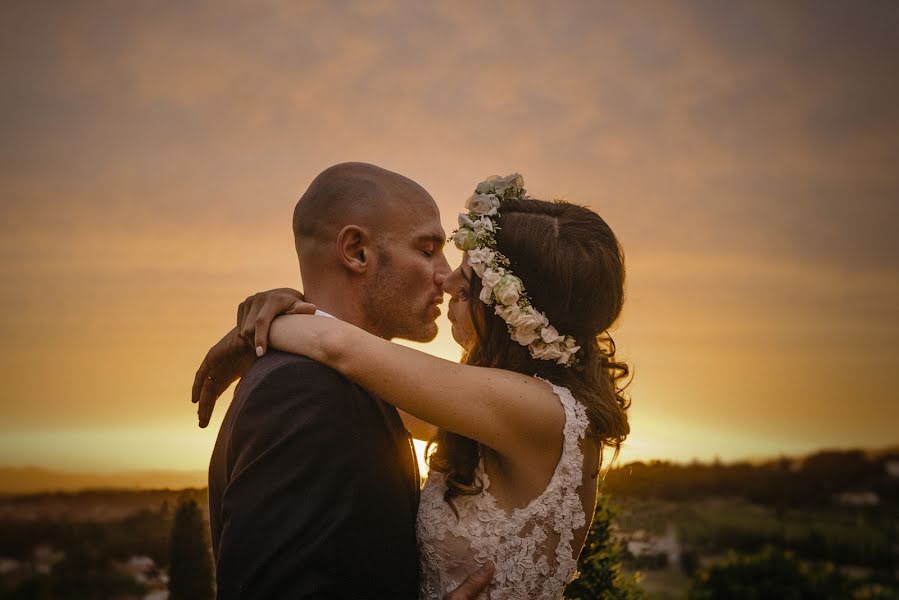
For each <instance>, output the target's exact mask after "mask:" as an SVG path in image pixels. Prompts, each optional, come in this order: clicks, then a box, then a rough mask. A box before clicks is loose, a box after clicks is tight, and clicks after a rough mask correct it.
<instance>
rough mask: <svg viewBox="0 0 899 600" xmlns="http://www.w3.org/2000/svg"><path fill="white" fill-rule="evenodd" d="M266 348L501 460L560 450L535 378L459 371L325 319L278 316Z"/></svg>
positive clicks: (556, 418)
mask: <svg viewBox="0 0 899 600" xmlns="http://www.w3.org/2000/svg"><path fill="white" fill-rule="evenodd" d="M269 341H270V343H271V345H272V346H273V347H275V348H277V349H279V350H284V351H286V352H293V353H295V354H303V355H305V356H308V357H310V358H312V359H314V360H317V361H319V362H322V363H324V364H326V365H328V366H330V367H332V368H333V369H336V370H337V371H338V372H340V373H341V374H343V375H344V376H346V377H348V378H349V379H352V380H353V381H355V382H356V383H358V384H359V385H361V386H362V387H364V388H366V389H368V390H370V391H372V392H374V393H375V394H377V395H378V396H380V397H381V398H383V399H384V400H385V401H387V402H389V403H390V404H393V405H394V406H396V407H397V408H398V409H400V410H403V411H406V412H408V413H410V414H412V415H413V416H415V417H418V418H419V419H421V420H423V421H426V422H428V423H433V424H434V425H436V426H438V427H441V428H443V429H446V430H448V431H451V432H454V433H458V434H460V435H463V436H465V437H469V438H471V439H474V440H477V441H478V442H481V443H483V444H484V445H486V446H488V447H490V448H493V449H494V450H496V451H497V452H499V453H500V454H504V455H507V456H520V455H522V453H524V454H527V455H531V454H534V453H537V454H545V452H546V451H547V450H552V451H553V452H555V451H557V450H558V448H559V445H560V444H561V440H562V427H563V425H564V422H565V414H564V411H563V409H562V406H561V404H560V403H559V401H558V399H556V397H555V394H554V393H553V392H552V390H551V389H550V388H549V386H547V385H546V384H545V383H544V382H542V381H540V380H538V379H536V378H534V377H527V376H525V375H521V374H520V373H514V372H512V371H505V370H502V369H487V368H483V367H473V366H468V365H461V364H458V363H454V362H451V361H448V360H444V359H442V358H437V357H435V356H431V355H430V354H427V353H425V352H419V351H418V350H413V349H411V348H406V347H404V346H400V345H398V344H394V343H392V342H389V341H387V340H384V339H382V338H379V337H377V336H375V335H372V334H370V333H368V332H366V331H364V330H362V329H359V328H358V327H355V326H354V325H350V324H349V323H345V322H343V321H338V320H336V319H328V318H322V317H318V318H316V317H310V316H306V315H287V316H281V317H278V318H277V319H275V321H274V322H273V323H272V328H271V332H270V336H269Z"/></svg>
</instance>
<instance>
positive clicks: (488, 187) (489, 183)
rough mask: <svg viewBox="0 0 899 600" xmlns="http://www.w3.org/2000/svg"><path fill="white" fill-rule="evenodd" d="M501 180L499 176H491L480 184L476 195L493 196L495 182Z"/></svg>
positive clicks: (476, 189)
mask: <svg viewBox="0 0 899 600" xmlns="http://www.w3.org/2000/svg"><path fill="white" fill-rule="evenodd" d="M497 179H499V175H491V176H490V177H488V178H487V179H485V180H484V181H482V182H481V183H479V184H478V187H476V188H475V190H474V191H475V193H476V194H492V193H493V189H494V188H493V182H494V181H496V180H497Z"/></svg>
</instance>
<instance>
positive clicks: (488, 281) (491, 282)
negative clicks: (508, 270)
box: [481, 268, 504, 290]
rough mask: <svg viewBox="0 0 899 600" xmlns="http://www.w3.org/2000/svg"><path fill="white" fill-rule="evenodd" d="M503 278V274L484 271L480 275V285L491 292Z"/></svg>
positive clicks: (488, 270)
mask: <svg viewBox="0 0 899 600" xmlns="http://www.w3.org/2000/svg"><path fill="white" fill-rule="evenodd" d="M503 277H504V274H503V273H501V272H499V271H497V270H495V269H490V268H488V269H484V274H483V275H481V284H483V286H484V287H489V288H490V289H491V290H492V289H493V288H494V286H496V284H497V283H499V281H500V280H501V279H502V278H503Z"/></svg>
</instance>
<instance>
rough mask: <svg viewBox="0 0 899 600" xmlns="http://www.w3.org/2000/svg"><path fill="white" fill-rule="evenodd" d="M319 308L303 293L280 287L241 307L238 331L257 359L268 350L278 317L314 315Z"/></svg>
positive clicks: (248, 299) (262, 293) (255, 297)
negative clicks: (253, 349) (274, 323)
mask: <svg viewBox="0 0 899 600" xmlns="http://www.w3.org/2000/svg"><path fill="white" fill-rule="evenodd" d="M314 313H315V305H314V304H309V303H308V302H306V301H305V298H304V297H303V294H302V293H301V292H298V291H296V290H292V289H290V288H277V289H274V290H268V291H267V292H259V293H258V294H253V295H252V296H250V297H248V298H247V299H246V300H244V301H243V302H241V303H240V306H238V307H237V331H238V333H239V335H240V337H241V338H242V339H243V340H244V341H245V342H246V343H247V345H248V346H249V347H250V348H255V349H256V356H262V355H263V354H265V351H266V350H267V349H268V332H269V329H271V326H272V321H273V320H274V319H275V317H277V316H278V315H301V314H307V315H311V314H314Z"/></svg>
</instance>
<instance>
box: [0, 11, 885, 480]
mask: <svg viewBox="0 0 899 600" xmlns="http://www.w3.org/2000/svg"><path fill="white" fill-rule="evenodd" d="M488 4H489V3H488ZM896 31H899V6H897V4H896V3H894V2H890V1H883V2H878V1H873V0H872V1H866V2H862V3H859V2H837V1H831V2H807V3H805V2H791V3H782V2H775V1H771V2H752V3H748V2H743V3H721V2H711V1H709V2H668V1H663V0H660V1H658V2H646V1H639V2H629V3H617V2H616V3H613V2H608V3H604V2H562V3H553V4H552V5H550V4H549V3H524V2H508V3H493V4H491V5H490V6H485V3H475V2H472V3H465V2H453V3H446V2H444V3H424V2H412V1H409V2H389V1H385V2H358V3H351V2H319V3H316V2H283V3H240V4H238V3H228V2H207V3H203V2H191V3H168V4H163V3H158V2H130V3H126V4H123V3H118V2H99V1H97V2H69V3H62V4H60V3H43V2H5V3H3V7H2V8H0V66H2V72H3V77H2V78H0V127H2V132H3V136H2V140H3V141H2V143H0V280H2V281H3V293H2V294H0V335H2V338H3V344H2V346H0V466H2V465H6V466H15V465H42V466H49V467H54V468H65V469H76V470H123V469H147V468H164V469H168V468H174V469H204V468H205V466H206V464H207V460H208V456H209V452H210V449H211V446H212V443H213V441H214V437H215V432H216V431H217V429H218V425H219V423H220V421H221V417H222V416H223V414H224V407H225V404H226V402H227V400H223V402H222V405H221V406H220V407H219V410H218V411H217V415H216V418H214V420H213V423H212V425H211V427H210V428H209V429H207V430H198V429H196V425H195V422H196V419H195V413H194V407H193V405H191V404H190V402H189V395H190V386H191V382H192V378H193V373H194V371H195V369H196V367H197V365H198V363H199V361H200V360H201V359H202V357H203V355H204V354H205V351H206V349H207V348H208V346H209V345H211V344H212V343H213V342H214V341H216V340H217V339H218V338H219V337H220V336H221V334H222V333H224V331H226V330H227V329H228V328H229V327H230V326H231V322H232V319H233V315H234V312H235V308H236V305H237V303H238V302H239V301H240V300H242V299H243V298H244V297H246V296H247V295H248V294H249V293H251V292H253V291H257V290H260V289H267V288H271V287H279V286H284V285H291V286H298V285H299V277H298V270H297V267H296V260H295V257H294V255H293V243H292V236H291V230H290V217H291V213H292V209H293V205H294V203H295V201H296V199H297V198H298V197H299V195H300V194H301V193H302V192H303V191H304V190H305V187H306V186H307V185H308V183H309V181H310V180H311V179H312V178H313V177H314V176H315V175H316V174H317V173H318V172H319V171H321V170H322V169H324V168H325V167H327V166H329V165H331V164H334V163H337V162H343V161H347V160H360V161H366V162H372V163H376V164H378V165H381V166H384V167H387V168H389V169H392V170H395V171H398V172H401V173H403V174H405V175H408V176H410V177H412V178H413V179H415V180H417V181H419V182H420V183H421V184H422V185H424V186H425V187H426V188H427V189H428V190H430V191H431V193H432V194H433V195H434V197H435V198H436V199H437V201H438V203H439V205H440V208H441V212H442V214H443V222H444V225H445V227H446V228H447V229H448V230H450V229H451V228H452V225H453V223H454V221H455V216H456V213H458V212H459V210H460V207H461V204H462V202H463V200H464V198H465V197H467V196H468V195H469V193H470V192H471V190H472V187H473V186H474V184H475V183H477V182H478V181H479V180H481V179H483V178H484V177H485V176H487V175H490V174H494V173H498V174H504V173H508V172H512V171H519V172H521V173H523V174H524V177H525V182H526V184H527V187H528V189H529V191H530V192H531V193H532V194H533V195H535V196H538V197H544V198H554V197H562V198H566V199H568V200H571V201H574V202H578V203H581V204H586V205H589V206H590V207H592V208H593V209H595V210H596V211H598V212H599V213H600V214H601V215H603V217H604V218H605V219H606V220H607V221H608V222H609V224H610V225H611V226H612V227H613V229H614V230H615V231H616V232H617V234H618V235H619V238H620V240H621V242H622V244H623V245H624V248H625V252H626V255H627V265H628V277H629V281H628V300H627V303H626V306H625V310H624V313H623V315H622V319H621V321H620V324H619V326H618V327H617V329H616V330H615V331H614V332H613V333H614V335H615V338H616V340H617V341H618V344H619V348H620V354H621V356H622V357H623V358H625V359H626V360H627V361H628V362H629V363H631V364H632V365H633V367H634V370H635V372H636V377H635V380H634V383H633V385H632V387H631V396H632V400H633V408H632V411H631V419H632V428H633V434H632V436H631V437H630V438H629V440H628V443H627V447H626V449H625V453H624V459H625V460H630V459H637V458H651V457H660V458H670V459H675V460H689V459H691V458H693V457H696V458H700V459H711V458H713V457H715V456H719V457H721V458H722V459H725V460H727V459H735V458H740V457H758V456H769V455H776V454H779V453H786V454H796V453H801V452H805V451H809V450H813V449H817V448H821V447H850V446H870V447H878V446H884V445H888V444H894V443H897V442H899V435H897V433H896V432H897V431H899V430H897V427H896V424H897V423H899V392H897V390H899V376H897V373H899V236H897V235H896V231H897V228H899V175H897V171H899V169H897V165H899V36H896ZM458 258H459V255H458V253H455V251H453V253H451V254H450V260H451V262H456V261H458ZM441 330H442V332H441V336H440V338H438V340H437V341H436V342H435V343H433V344H432V345H430V346H428V347H427V348H426V349H427V350H429V351H431V352H434V353H436V354H439V355H441V356H445V357H449V358H456V357H457V356H458V351H457V349H456V348H455V347H454V346H453V343H452V340H451V337H450V335H449V327H448V325H447V323H446V322H445V321H444V322H442V327H441ZM226 397H227V398H228V399H229V398H230V392H229V393H228V394H227V395H226Z"/></svg>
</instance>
